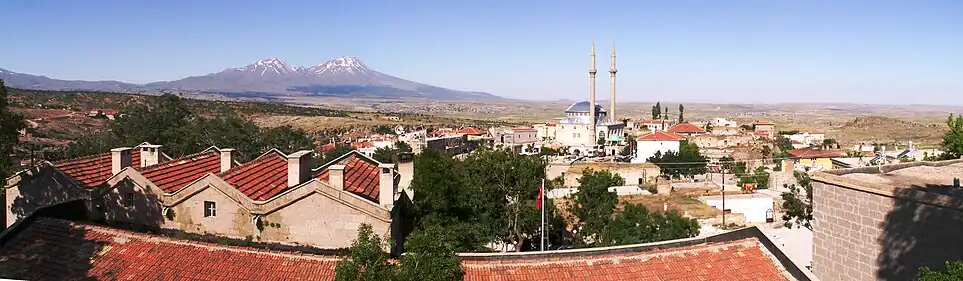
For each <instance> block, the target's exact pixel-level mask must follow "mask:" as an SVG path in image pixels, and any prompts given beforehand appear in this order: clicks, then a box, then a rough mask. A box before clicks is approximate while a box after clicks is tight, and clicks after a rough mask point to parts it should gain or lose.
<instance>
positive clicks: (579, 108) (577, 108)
mask: <svg viewBox="0 0 963 281" xmlns="http://www.w3.org/2000/svg"><path fill="white" fill-rule="evenodd" d="M589 109H590V108H589V102H588V101H580V102H576V103H573V104H572V105H571V106H569V107H568V109H566V110H565V112H566V113H568V112H589ZM595 112H605V109H604V108H602V106H601V105H598V104H595Z"/></svg>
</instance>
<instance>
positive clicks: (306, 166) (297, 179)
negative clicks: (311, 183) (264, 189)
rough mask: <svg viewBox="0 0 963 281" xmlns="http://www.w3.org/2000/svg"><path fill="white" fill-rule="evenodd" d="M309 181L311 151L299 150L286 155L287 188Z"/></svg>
mask: <svg viewBox="0 0 963 281" xmlns="http://www.w3.org/2000/svg"><path fill="white" fill-rule="evenodd" d="M310 179H311V151H310V150H301V151H298V152H295V153H291V154H289V155H288V187H293V186H297V185H299V184H302V183H305V182H307V181H308V180H310Z"/></svg>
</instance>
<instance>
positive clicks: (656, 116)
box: [652, 102, 662, 120]
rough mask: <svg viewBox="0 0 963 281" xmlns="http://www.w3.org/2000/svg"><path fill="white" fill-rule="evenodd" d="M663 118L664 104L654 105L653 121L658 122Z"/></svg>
mask: <svg viewBox="0 0 963 281" xmlns="http://www.w3.org/2000/svg"><path fill="white" fill-rule="evenodd" d="M661 117H662V104H660V103H659V102H656V103H655V104H654V105H652V119H656V120H658V119H659V118H661Z"/></svg>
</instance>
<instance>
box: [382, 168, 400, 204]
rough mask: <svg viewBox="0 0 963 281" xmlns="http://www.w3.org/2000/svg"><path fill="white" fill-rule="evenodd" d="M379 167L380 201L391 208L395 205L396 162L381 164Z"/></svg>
mask: <svg viewBox="0 0 963 281" xmlns="http://www.w3.org/2000/svg"><path fill="white" fill-rule="evenodd" d="M378 169H379V170H381V174H380V175H379V176H378V187H379V188H380V190H379V191H378V192H379V193H378V203H380V204H381V206H385V207H387V208H388V209H391V207H392V206H394V205H395V191H396V190H395V164H393V163H389V164H380V165H378Z"/></svg>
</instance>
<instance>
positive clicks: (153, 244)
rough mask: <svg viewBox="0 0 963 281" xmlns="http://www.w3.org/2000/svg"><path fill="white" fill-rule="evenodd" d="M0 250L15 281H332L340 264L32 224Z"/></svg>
mask: <svg viewBox="0 0 963 281" xmlns="http://www.w3.org/2000/svg"><path fill="white" fill-rule="evenodd" d="M9 234H10V235H12V236H13V237H11V238H10V240H9V241H8V242H7V243H5V244H4V245H2V246H3V248H0V256H2V257H4V261H3V263H2V264H0V268H2V269H3V273H2V274H0V275H3V277H4V278H13V279H21V280H81V279H83V280H86V279H88V278H90V279H95V280H134V279H138V280H175V279H177V280H187V279H189V280H276V279H283V280H333V278H334V268H335V266H337V262H338V260H340V258H338V257H336V256H321V255H311V254H305V253H299V252H288V251H273V250H264V249H255V248H246V247H237V246H224V245H218V244H213V243H205V242H197V241H188V240H178V239H172V238H167V237H163V236H156V235H149V234H143V233H136V232H130V231H124V230H119V229H113V228H107V227H103V226H94V225H86V224H80V223H76V222H70V221H65V220H58V219H51V218H37V219H36V220H35V221H31V222H27V225H24V226H23V230H22V231H20V232H19V233H14V232H10V233H9Z"/></svg>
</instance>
